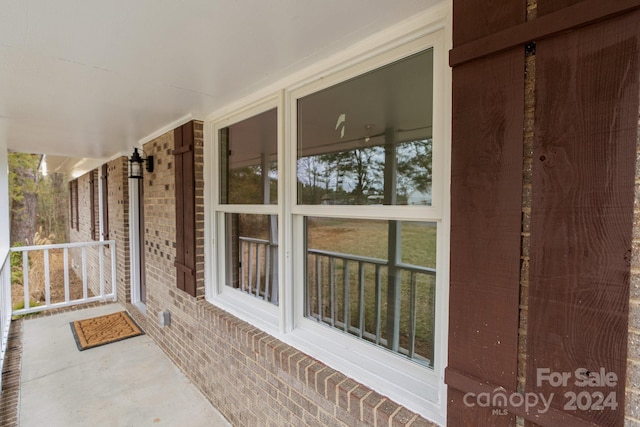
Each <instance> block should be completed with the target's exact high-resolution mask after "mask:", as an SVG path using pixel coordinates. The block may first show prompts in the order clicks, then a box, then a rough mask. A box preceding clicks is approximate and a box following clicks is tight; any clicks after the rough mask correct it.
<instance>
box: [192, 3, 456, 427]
mask: <svg viewBox="0 0 640 427" xmlns="http://www.w3.org/2000/svg"><path fill="white" fill-rule="evenodd" d="M425 16H426V17H427V19H425ZM425 22H429V24H428V25H425ZM385 34H386V35H378V36H377V37H378V38H376V37H373V38H371V39H370V40H368V41H367V42H366V43H362V44H360V45H358V46H355V47H353V48H351V49H348V50H345V51H344V52H342V53H341V54H339V55H337V56H336V57H335V58H332V59H329V60H327V61H323V63H321V64H318V65H316V66H312V67H310V68H309V69H307V70H305V71H304V72H302V73H298V74H296V75H293V76H290V77H289V78H287V79H284V80H282V81H280V82H278V83H276V84H274V85H272V86H270V87H269V88H267V89H265V90H268V91H267V92H266V93H267V95H268V96H264V95H265V92H261V93H258V94H256V95H255V96H254V97H253V98H248V99H245V100H241V101H239V102H237V103H235V104H234V105H231V106H228V107H226V108H225V109H224V110H222V111H221V112H218V113H214V114H213V115H211V116H210V117H209V118H208V119H207V121H206V126H205V141H206V144H205V179H206V185H205V216H206V218H207V220H206V221H205V236H206V241H207V242H209V243H208V244H206V245H205V259H206V262H205V283H206V299H207V300H208V301H209V302H211V303H212V304H214V305H216V306H218V307H220V308H222V309H224V310H226V311H228V312H230V313H231V314H233V315H235V316H237V317H239V318H241V319H243V320H245V321H247V322H249V323H251V324H253V325H254V326H256V327H258V328H260V329H262V330H264V331H265V332H267V333H269V334H271V335H273V336H275V337H276V338H278V339H280V340H282V341H284V342H286V343H288V344H290V345H292V346H294V347H296V348H297V349H299V350H300V351H303V352H305V353H306V354H308V355H310V356H312V357H314V358H316V359H318V360H320V361H322V362H323V363H325V364H327V365H328V366H330V367H332V368H334V369H336V370H338V371H340V372H342V373H344V374H345V375H348V376H350V377H352V378H353V379H355V380H356V381H359V382H361V383H362V384H365V385H366V386H369V387H371V388H372V389H374V390H376V391H377V392H379V393H380V394H382V395H385V396H387V397H389V398H391V399H392V400H394V401H396V402H398V403H399V404H402V405H403V406H406V407H407V408H408V409H410V410H412V411H415V412H417V413H419V414H420V415H422V416H424V417H425V418H428V419H430V420H432V421H435V422H437V423H441V424H442V423H445V422H446V407H447V401H446V385H445V384H444V368H445V366H446V362H447V334H448V304H449V290H448V283H449V209H450V207H449V206H450V197H449V187H450V178H449V176H450V171H451V169H450V152H451V143H450V139H451V136H450V123H451V102H450V96H451V95H450V92H451V78H450V74H451V73H450V69H449V67H448V63H447V60H448V50H449V49H450V47H451V46H450V43H449V42H448V40H450V37H451V34H450V8H448V7H442V8H439V9H437V10H435V11H430V12H428V13H425V14H424V15H421V16H420V17H417V18H416V20H414V21H411V22H409V23H404V24H403V25H400V26H399V27H394V30H388V31H386V32H385ZM429 48H433V64H434V65H433V66H434V70H433V73H434V75H433V79H434V82H433V103H434V107H433V132H432V139H433V171H432V176H433V185H432V205H431V206H411V207H408V206H357V216H355V215H354V214H353V212H354V208H356V207H354V206H322V205H313V206H309V205H298V204H297V193H296V191H297V174H296V161H297V152H296V149H297V141H296V136H297V131H296V125H297V120H296V101H297V99H299V98H301V97H304V96H306V95H310V94H313V93H315V92H317V91H319V90H322V89H325V88H327V87H330V86H334V85H335V84H338V83H340V82H343V81H346V80H348V79H350V78H353V77H357V76H360V75H363V74H365V73H367V72H369V71H373V70H376V69H378V68H380V67H382V66H384V65H387V64H390V63H393V62H395V61H398V60H401V59H403V58H406V57H409V56H411V55H412V54H415V53H418V52H421V51H423V50H426V49H429ZM274 107H277V109H278V114H277V116H278V204H277V206H275V205H221V204H220V203H219V200H220V199H219V196H220V193H219V187H218V182H219V181H218V174H219V160H220V159H219V141H218V134H219V130H220V129H222V128H224V127H227V126H230V125H232V124H234V123H237V122H239V121H242V120H244V119H247V118H250V117H252V116H254V115H257V114H260V113H262V112H264V111H267V110H269V109H271V108H274ZM227 212H233V213H250V214H277V215H278V242H279V245H278V263H279V272H280V274H279V285H278V286H279V288H278V289H279V305H278V306H275V305H273V304H270V303H269V302H266V301H262V300H260V299H257V298H255V297H253V296H251V295H247V294H245V293H244V292H242V291H240V290H237V289H233V288H231V287H229V286H226V285H225V271H224V269H225V262H224V255H225V250H226V249H225V239H224V230H225V227H224V219H223V215H224V213H227ZM304 216H323V217H334V218H345V217H347V218H354V219H388V218H390V217H391V218H393V219H398V220H404V221H430V222H436V223H437V255H436V294H435V299H436V301H435V311H436V313H435V326H434V360H433V365H434V366H433V369H430V368H427V367H425V366H424V365H420V364H418V363H416V362H414V361H411V360H409V359H407V358H406V357H404V356H402V355H398V354H394V353H392V352H390V351H388V350H386V349H383V348H379V347H376V346H374V345H372V344H371V343H368V342H366V341H363V340H359V339H358V338H355V337H352V336H349V335H348V334H344V333H342V332H340V331H336V330H333V329H331V328H329V327H327V326H325V325H322V324H319V323H318V322H316V321H313V320H310V319H307V318H305V317H304V305H305V304H304V283H305V280H304V271H303V268H302V265H303V258H304V254H303V250H304V248H303V234H304V229H303V217H304ZM221 218H222V219H221Z"/></svg>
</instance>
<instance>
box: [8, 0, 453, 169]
mask: <svg viewBox="0 0 640 427" xmlns="http://www.w3.org/2000/svg"><path fill="white" fill-rule="evenodd" d="M440 1H442V0H394V1H388V0H350V1H347V2H346V1H343V0H323V1H317V0H270V1H265V0H236V1H228V0H227V1H223V0H214V1H212V0H182V1H176V0H137V1H130V0H112V1H109V2H97V1H78V0H56V1H55V2H54V1H50V0H29V1H19V0H0V10H1V11H2V13H0V138H6V140H7V145H8V148H9V149H10V150H13V151H21V152H32V153H41V154H49V155H55V156H65V157H66V156H72V157H75V158H83V157H86V158H109V157H112V156H114V155H116V154H117V153H128V152H129V151H130V149H131V147H132V146H133V145H134V144H135V143H136V142H138V141H139V140H140V139H143V138H144V137H145V136H147V135H149V134H151V133H153V132H155V131H156V130H158V129H160V128H162V127H164V126H166V125H168V124H170V123H172V122H174V121H176V120H178V119H180V118H181V117H184V116H186V115H188V114H191V115H193V116H194V117H203V116H204V115H206V114H207V113H210V112H212V111H215V110H216V109H218V108H220V107H222V106H224V105H225V104H227V103H229V102H231V101H233V100H236V99H238V98H240V97H242V96H244V95H247V94H249V93H251V92H252V91H255V90H257V89H259V88H261V87H263V86H266V85H268V84H269V83H271V82H275V81H276V80H278V79H280V78H282V77H284V76H286V75H288V74H290V73H292V72H294V71H296V70H298V69H301V68H303V67H304V66H307V65H309V64H311V63H313V62H315V61H317V60H319V59H321V58H323V57H326V56H328V55H330V54H332V53H335V52H337V51H339V50H340V49H341V48H343V47H344V46H346V45H348V44H351V43H354V42H356V41H357V40H359V39H362V38H365V37H366V36H368V35H370V34H373V33H374V32H377V31H379V30H381V29H383V28H385V27H387V26H390V25H392V24H394V23H396V22H399V21H401V20H403V19H406V18H409V17H411V16H412V15H414V14H416V13H418V12H420V11H421V10H424V9H426V8H428V7H430V6H432V5H434V4H436V3H438V2H440ZM71 163H74V162H71Z"/></svg>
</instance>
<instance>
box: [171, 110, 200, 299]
mask: <svg viewBox="0 0 640 427" xmlns="http://www.w3.org/2000/svg"><path fill="white" fill-rule="evenodd" d="M193 125H194V123H193V122H192V121H191V122H189V123H185V124H184V125H182V126H180V127H179V128H176V129H175V130H174V140H175V148H174V151H173V154H174V156H175V177H176V186H175V193H176V259H175V263H174V265H175V267H176V274H177V286H178V288H179V289H181V290H183V291H185V292H186V293H188V294H189V295H191V296H196V239H195V230H196V215H195V203H196V201H195V172H194V163H195V156H194V132H193V130H194V129H193Z"/></svg>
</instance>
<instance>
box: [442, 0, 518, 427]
mask: <svg viewBox="0 0 640 427" xmlns="http://www.w3.org/2000/svg"><path fill="white" fill-rule="evenodd" d="M525 6H526V4H525V3H524V2H500V7H499V8H497V7H487V4H486V3H485V2H460V1H458V2H456V3H455V4H454V28H453V30H454V34H453V37H454V50H455V46H458V45H463V44H465V43H468V42H472V41H473V40H476V39H478V38H481V37H484V36H487V35H489V34H490V33H491V32H493V31H496V30H499V29H503V28H508V27H510V26H513V25H516V24H518V23H520V22H522V21H523V20H524V16H525ZM452 78H453V94H452V96H453V128H452V157H451V168H452V176H451V279H450V280H451V283H450V305H449V361H448V368H447V371H446V382H447V384H448V385H449V390H448V395H447V398H448V408H447V419H448V424H449V425H451V426H510V425H513V424H514V422H515V418H514V416H513V415H512V414H507V415H503V416H492V414H491V411H492V408H480V407H478V406H477V405H476V406H475V407H474V408H469V407H468V406H467V405H465V403H464V395H465V394H466V393H467V392H475V393H479V392H480V390H481V389H478V388H477V385H479V384H482V386H484V387H486V386H491V387H492V388H495V387H503V388H505V389H508V390H515V389H516V384H517V347H518V298H519V296H518V292H519V288H518V284H519V273H520V251H519V248H520V231H521V230H520V222H521V200H522V138H523V110H524V100H523V99H524V98H523V93H524V50H523V49H520V48H518V49H511V50H509V51H506V52H503V53H500V54H498V55H494V56H491V57H487V58H483V59H480V60H476V61H471V62H468V63H465V64H463V65H461V66H458V67H454V68H453V75H452Z"/></svg>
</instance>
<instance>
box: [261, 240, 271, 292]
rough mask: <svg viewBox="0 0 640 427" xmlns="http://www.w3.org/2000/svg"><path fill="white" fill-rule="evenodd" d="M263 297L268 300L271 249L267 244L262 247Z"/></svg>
mask: <svg viewBox="0 0 640 427" xmlns="http://www.w3.org/2000/svg"><path fill="white" fill-rule="evenodd" d="M264 270H265V271H264V298H262V299H263V300H265V301H269V296H270V294H271V249H270V248H269V245H268V244H267V245H265V247H264Z"/></svg>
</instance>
